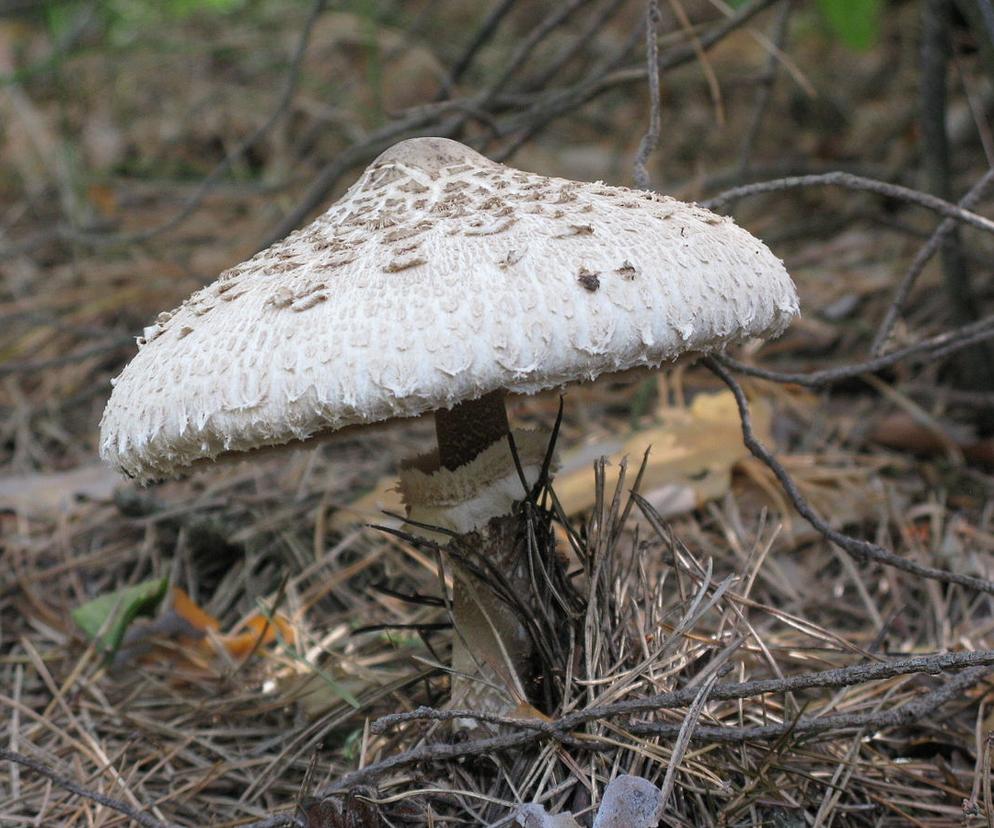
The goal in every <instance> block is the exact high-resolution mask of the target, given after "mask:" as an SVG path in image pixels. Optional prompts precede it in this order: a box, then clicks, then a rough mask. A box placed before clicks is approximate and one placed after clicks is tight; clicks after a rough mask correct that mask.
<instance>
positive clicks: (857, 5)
mask: <svg viewBox="0 0 994 828" xmlns="http://www.w3.org/2000/svg"><path fill="white" fill-rule="evenodd" d="M818 8H819V9H820V10H821V13H822V14H823V15H824V16H825V19H826V20H827V21H828V25H829V27H830V28H831V29H832V31H833V32H835V34H837V35H838V36H839V38H840V39H841V40H842V42H843V43H845V44H846V46H848V47H849V48H851V49H869V48H870V47H871V46H873V45H874V44H875V43H876V42H877V39H878V38H879V36H880V11H881V8H882V3H881V0H818Z"/></svg>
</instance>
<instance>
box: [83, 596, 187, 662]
mask: <svg viewBox="0 0 994 828" xmlns="http://www.w3.org/2000/svg"><path fill="white" fill-rule="evenodd" d="M168 587H169V579H168V578H155V579H153V580H151V581H142V583H140V584H135V585H134V586H129V587H123V588H122V589H118V590H115V591H114V592H111V593H108V594H107V595H101V596H100V597H99V598H94V599H93V600H92V601H87V602H86V603H85V604H83V605H82V606H80V607H77V608H76V609H74V610H73V611H72V619H73V621H75V622H76V624H77V625H78V626H79V628H80V629H81V630H82V631H83V632H84V633H86V634H87V636H89V637H90V638H91V639H93V640H95V641H96V642H97V646H98V647H99V648H100V650H101V651H102V652H104V653H106V654H107V656H113V655H114V653H116V652H117V648H118V647H120V646H121V640H122V639H123V638H124V633H125V631H126V630H127V629H128V626H129V625H130V624H131V622H132V621H134V620H135V618H137V617H138V616H139V615H152V614H154V613H155V610H156V609H157V608H158V606H159V604H160V603H162V599H163V598H164V597H165V595H166V590H167V589H168Z"/></svg>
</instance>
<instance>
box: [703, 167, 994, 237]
mask: <svg viewBox="0 0 994 828" xmlns="http://www.w3.org/2000/svg"><path fill="white" fill-rule="evenodd" d="M805 187H843V188H845V189H847V190H861V191H864V192H869V193H876V194H877V195H882V196H886V197H887V198H894V199H897V200H899V201H908V202H910V203H912V204H917V205H918V206H920V207H925V208H927V209H929V210H932V211H933V212H935V213H938V214H939V215H942V216H945V217H946V218H952V219H956V220H957V221H960V222H963V223H964V224H969V225H970V226H971V227H976V228H977V229H978V230H983V231H985V232H987V233H994V221H991V220H990V219H988V218H984V217H983V216H979V215H977V214H976V213H974V212H971V211H970V210H965V209H963V208H962V207H960V206H959V205H957V204H950V203H949V202H948V201H946V200H945V199H942V198H938V197H936V196H934V195H929V194H928V193H923V192H921V191H920V190H912V189H911V188H910V187H902V186H901V185H900V184H890V183H888V182H886V181H877V180H876V179H874V178H865V177H863V176H861V175H853V174H852V173H845V172H830V173H824V174H821V175H796V176H790V177H788V178H776V179H773V180H772V181H759V182H757V183H755V184H743V185H742V186H741V187H733V188H732V189H731V190H725V192H723V193H719V194H718V195H716V196H715V197H714V198H709V199H708V200H707V201H703V202H701V204H702V205H703V206H704V207H707V208H708V209H709V210H720V209H723V208H725V207H727V206H728V205H729V204H731V203H732V202H735V201H739V200H740V199H743V198H747V197H749V196H755V195H763V194H765V193H780V192H783V191H785V190H797V189H802V188H805Z"/></svg>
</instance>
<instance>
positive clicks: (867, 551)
mask: <svg viewBox="0 0 994 828" xmlns="http://www.w3.org/2000/svg"><path fill="white" fill-rule="evenodd" d="M703 363H704V365H706V366H707V367H708V368H710V369H711V371H712V372H713V373H714V374H715V375H716V376H717V377H718V378H719V379H720V380H721V381H722V382H724V383H725V385H727V386H728V388H729V390H731V392H732V394H733V395H734V396H735V402H736V403H737V404H738V407H739V417H740V419H741V420H742V439H743V441H744V442H745V444H746V447H747V448H748V449H749V451H751V452H752V453H753V454H754V455H755V456H756V457H757V458H758V459H760V460H762V461H763V462H764V463H765V464H766V465H767V466H769V468H770V470H771V471H772V472H773V474H775V475H776V477H777V479H778V480H779V481H780V485H781V486H782V487H783V489H784V491H785V492H786V493H787V496H788V497H789V498H790V500H791V502H792V503H793V504H794V508H795V509H797V511H798V512H800V513H801V515H802V516H803V517H804V518H805V519H806V520H807V521H808V523H810V524H811V525H812V526H813V527H814V528H815V529H817V530H818V532H819V533H821V535H823V536H824V537H825V538H826V539H827V540H829V541H831V542H832V543H834V544H835V545H836V546H838V547H840V548H841V549H843V550H844V551H845V552H847V553H848V554H850V555H852V556H853V557H854V558H857V559H859V560H861V561H865V560H871V561H876V562H877V563H881V564H884V565H885V566H891V567H894V569H900V570H901V571H903V572H909V573H911V574H912V575H917V576H918V577H920V578H928V579H929V580H933V581H939V582H941V583H946V584H958V585H959V586H963V587H967V588H968V589H973V590H977V591H978V592H985V593H987V594H988V595H994V582H991V581H989V580H987V579H986V578H976V577H974V576H972V575H960V574H958V573H955V572H947V571H945V570H943V569H935V568H934V567H931V566H923V565H922V564H919V563H915V562H914V561H909V560H907V559H906V558H901V557H899V556H898V555H895V554H894V553H893V552H888V551H887V550H886V549H884V548H883V547H882V546H878V545H877V544H875V543H871V542H870V541H864V540H860V539H858V538H854V537H852V536H850V535H846V534H844V533H843V532H839V531H837V530H835V529H833V528H832V527H831V526H829V525H828V523H826V522H825V521H824V520H822V518H821V517H820V516H819V515H818V514H817V513H816V512H815V510H814V509H813V508H812V507H811V505H810V504H809V503H808V501H807V500H806V499H805V498H804V496H803V495H802V494H801V492H800V490H799V489H798V488H797V484H796V483H794V480H793V479H792V478H791V476H790V475H789V474H788V473H787V470H786V469H785V468H784V467H783V466H782V465H781V464H780V461H779V460H777V459H776V458H775V457H774V456H773V454H772V453H771V452H770V451H769V449H767V448H766V447H765V446H764V445H763V444H762V443H760V442H759V440H757V439H756V435H755V433H754V432H753V430H752V418H751V416H750V414H749V403H748V402H747V401H746V397H745V392H743V390H742V386H741V385H739V384H738V382H736V381H735V378H734V377H733V376H732V375H731V374H730V373H728V371H727V370H726V369H725V367H724V366H723V365H722V364H721V363H720V362H718V361H717V360H716V359H714V358H713V357H706V358H705V359H704V360H703Z"/></svg>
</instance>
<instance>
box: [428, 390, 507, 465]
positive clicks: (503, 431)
mask: <svg viewBox="0 0 994 828" xmlns="http://www.w3.org/2000/svg"><path fill="white" fill-rule="evenodd" d="M508 432H509V427H508V424H507V411H506V409H505V408H504V390H503V389H502V388H501V389H498V390H496V391H491V392H490V393H489V394H484V395H483V396H482V397H479V398H478V399H475V400H468V401H467V402H461V403H459V404H458V405H455V406H453V407H452V408H450V409H441V408H440V409H438V410H437V411H436V412H435V435H436V437H437V439H438V460H439V463H440V464H441V465H442V466H443V467H444V468H446V469H449V470H451V471H455V470H456V469H458V468H459V467H460V466H464V465H465V464H466V463H468V462H469V461H470V460H472V459H473V458H474V457H476V456H477V455H478V454H479V453H480V452H481V451H483V450H484V449H486V448H489V447H490V446H492V445H493V444H494V443H496V442H497V441H498V440H500V439H501V438H502V437H504V436H506V435H507V434H508Z"/></svg>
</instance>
